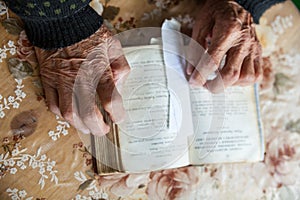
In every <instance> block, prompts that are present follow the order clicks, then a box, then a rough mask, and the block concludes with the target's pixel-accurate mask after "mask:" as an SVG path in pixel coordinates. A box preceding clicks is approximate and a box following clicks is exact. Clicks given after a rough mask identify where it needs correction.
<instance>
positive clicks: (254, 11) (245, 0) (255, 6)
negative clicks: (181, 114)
mask: <svg viewBox="0 0 300 200" xmlns="http://www.w3.org/2000/svg"><path fill="white" fill-rule="evenodd" d="M284 1H285V0H236V2H237V3H239V4H240V5H241V6H243V7H244V8H245V9H246V10H247V11H248V12H250V13H251V15H252V17H253V20H254V22H255V23H256V24H258V23H259V19H260V17H261V16H262V15H263V13H264V12H265V11H266V10H267V9H269V8H270V7H271V6H273V5H275V4H276V3H281V2H284Z"/></svg>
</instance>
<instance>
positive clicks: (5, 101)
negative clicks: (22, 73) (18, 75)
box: [0, 79, 26, 119]
mask: <svg viewBox="0 0 300 200" xmlns="http://www.w3.org/2000/svg"><path fill="white" fill-rule="evenodd" d="M15 81H16V82H17V86H16V89H15V91H14V92H15V95H16V96H9V97H7V98H6V97H3V96H2V95H1V94H0V119H1V118H4V117H5V112H4V111H5V110H10V108H11V107H12V108H15V109H17V108H19V106H20V102H22V100H23V99H24V98H25V97H26V93H25V92H23V91H22V88H24V85H23V84H22V80H18V79H15Z"/></svg>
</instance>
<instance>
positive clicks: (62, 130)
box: [48, 115, 70, 141]
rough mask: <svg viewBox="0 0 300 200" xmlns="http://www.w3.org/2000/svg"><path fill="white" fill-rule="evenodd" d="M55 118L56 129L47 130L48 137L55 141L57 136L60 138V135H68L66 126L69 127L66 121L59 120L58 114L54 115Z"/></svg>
mask: <svg viewBox="0 0 300 200" xmlns="http://www.w3.org/2000/svg"><path fill="white" fill-rule="evenodd" d="M55 118H56V120H57V126H56V130H55V131H53V130H50V131H49V132H48V135H49V137H50V138H51V139H52V140H53V141H56V140H57V139H58V138H60V135H64V136H66V135H68V133H69V131H68V128H70V124H69V123H68V122H65V121H61V120H59V116H57V115H56V116H55Z"/></svg>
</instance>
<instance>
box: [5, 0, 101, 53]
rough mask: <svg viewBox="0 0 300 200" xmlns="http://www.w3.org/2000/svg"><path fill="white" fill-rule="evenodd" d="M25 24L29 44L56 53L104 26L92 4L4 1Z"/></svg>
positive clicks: (78, 0) (70, 0)
mask: <svg viewBox="0 0 300 200" xmlns="http://www.w3.org/2000/svg"><path fill="white" fill-rule="evenodd" d="M4 1H5V3H6V5H7V6H8V7H9V9H11V10H12V11H13V12H14V13H15V14H16V15H18V16H19V17H20V18H21V20H22V21H23V22H24V25H25V31H26V34H27V36H28V39H29V41H30V42H31V43H32V44H33V45H34V46H37V47H40V48H43V49H56V48H61V47H66V46H69V45H72V44H75V43H77V42H79V41H81V40H83V39H86V38H88V37H89V36H91V35H92V34H93V33H95V32H96V31H97V30H98V29H99V28H100V26H101V25H102V22H103V19H102V17H101V16H100V15H99V14H98V13H97V12H96V11H95V10H94V9H93V8H92V7H90V6H89V2H90V1H91V0H4Z"/></svg>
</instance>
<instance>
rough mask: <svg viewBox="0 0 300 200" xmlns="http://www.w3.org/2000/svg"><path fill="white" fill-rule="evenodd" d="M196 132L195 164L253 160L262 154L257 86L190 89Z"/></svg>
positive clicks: (192, 153)
mask: <svg viewBox="0 0 300 200" xmlns="http://www.w3.org/2000/svg"><path fill="white" fill-rule="evenodd" d="M190 93H191V105H192V111H193V124H194V130H195V136H194V137H192V138H190V143H191V148H190V160H191V163H192V164H203V163H222V162H245V161H246V162H252V161H259V160H261V159H262V158H263V137H262V131H261V125H260V119H259V115H258V113H259V110H258V107H257V102H258V100H257V99H256V95H255V87H254V86H249V87H231V88H228V89H226V91H225V93H223V94H217V95H215V94H211V93H210V92H208V91H207V90H206V89H203V88H202V89H191V91H190Z"/></svg>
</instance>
